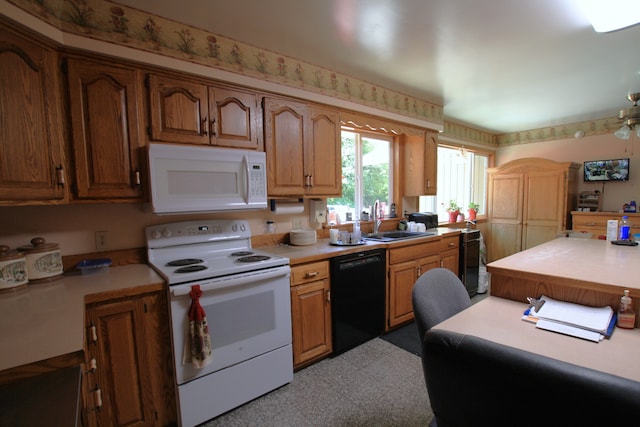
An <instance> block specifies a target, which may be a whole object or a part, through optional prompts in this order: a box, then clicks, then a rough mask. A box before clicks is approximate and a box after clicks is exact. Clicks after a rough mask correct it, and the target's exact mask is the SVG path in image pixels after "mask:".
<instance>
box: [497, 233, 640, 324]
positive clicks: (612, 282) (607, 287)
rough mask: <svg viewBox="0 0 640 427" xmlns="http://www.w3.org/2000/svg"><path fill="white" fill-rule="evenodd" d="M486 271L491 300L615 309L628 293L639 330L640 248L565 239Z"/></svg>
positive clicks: (587, 240)
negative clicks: (529, 299)
mask: <svg viewBox="0 0 640 427" xmlns="http://www.w3.org/2000/svg"><path fill="white" fill-rule="evenodd" d="M487 271H488V272H489V273H490V274H491V287H490V293H491V295H493V296H498V297H501V298H507V299H511V300H514V301H519V302H526V301H527V297H535V298H539V297H540V296H542V295H546V296H549V297H551V298H554V299H558V300H561V301H568V302H575V303H578V304H583V305H588V306H593V307H602V306H605V305H608V306H611V307H613V308H614V309H617V307H618V305H619V304H620V297H621V296H622V295H623V292H624V290H625V289H629V291H630V296H631V297H632V298H633V308H634V310H635V311H636V327H638V326H640V315H638V312H639V308H640V246H616V245H612V244H611V243H610V242H607V241H605V240H597V239H580V238H570V237H561V238H557V239H555V240H552V241H550V242H546V243H543V244H541V245H538V246H535V247H533V248H530V249H527V250H525V251H522V252H518V253H516V254H513V255H510V256H508V257H505V258H502V259H499V260H497V261H494V262H491V263H489V264H488V265H487Z"/></svg>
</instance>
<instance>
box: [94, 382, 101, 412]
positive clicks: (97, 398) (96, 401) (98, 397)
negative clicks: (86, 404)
mask: <svg viewBox="0 0 640 427" xmlns="http://www.w3.org/2000/svg"><path fill="white" fill-rule="evenodd" d="M93 404H94V405H95V408H94V409H95V410H96V411H99V410H100V409H101V408H102V390H101V389H100V387H99V386H98V384H96V388H95V389H94V390H93Z"/></svg>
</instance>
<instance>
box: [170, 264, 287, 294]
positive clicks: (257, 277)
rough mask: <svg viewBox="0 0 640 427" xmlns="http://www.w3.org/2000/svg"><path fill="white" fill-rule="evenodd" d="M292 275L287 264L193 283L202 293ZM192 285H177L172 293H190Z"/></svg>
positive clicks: (172, 289)
mask: <svg viewBox="0 0 640 427" xmlns="http://www.w3.org/2000/svg"><path fill="white" fill-rule="evenodd" d="M290 275H291V267H289V266H288V265H287V266H282V267H276V268H270V269H268V270H259V271H252V272H249V273H243V274H236V275H233V276H226V277H221V278H219V279H214V281H213V282H210V281H207V282H206V283H204V284H202V283H198V282H193V285H198V284H199V285H200V290H201V291H202V293H205V292H207V291H213V290H218V289H226V288H230V287H233V286H242V285H246V284H249V283H255V282H256V281H262V280H268V279H273V278H276V277H280V276H287V277H289V276H290ZM191 285H192V284H189V283H187V284H182V285H176V286H174V287H172V288H171V295H173V296H174V297H179V296H182V295H189V292H191Z"/></svg>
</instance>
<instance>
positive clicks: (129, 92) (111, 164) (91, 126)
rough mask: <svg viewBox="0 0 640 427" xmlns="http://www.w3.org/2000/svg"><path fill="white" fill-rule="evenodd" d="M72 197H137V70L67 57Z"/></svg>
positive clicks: (141, 136)
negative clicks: (73, 169)
mask: <svg viewBox="0 0 640 427" xmlns="http://www.w3.org/2000/svg"><path fill="white" fill-rule="evenodd" d="M68 79H69V99H70V107H69V110H70V114H71V125H72V145H73V154H74V158H75V166H76V167H75V169H76V181H75V184H76V191H75V193H76V194H75V196H76V197H77V198H78V199H101V200H106V199H116V200H117V199H124V200H128V199H140V198H142V186H141V182H140V181H141V175H142V170H141V164H140V162H141V159H140V157H141V156H140V151H141V147H142V146H143V145H144V133H143V130H142V128H143V124H142V123H143V120H142V117H143V115H142V108H143V107H142V97H143V95H142V92H141V77H140V75H139V71H138V70H136V69H134V68H127V67H119V66H115V65H112V64H106V63H102V62H98V61H89V60H83V59H76V58H69V59H68Z"/></svg>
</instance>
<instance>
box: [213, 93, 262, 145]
mask: <svg viewBox="0 0 640 427" xmlns="http://www.w3.org/2000/svg"><path fill="white" fill-rule="evenodd" d="M209 102H210V107H209V111H210V115H211V117H212V120H213V124H212V125H211V129H213V134H212V135H211V143H212V144H213V145H218V146H221V147H232V148H249V149H253V150H259V151H262V150H264V144H263V142H262V135H261V133H260V130H261V129H262V114H261V112H260V111H259V102H258V97H257V96H256V94H254V93H250V92H242V91H240V90H236V89H233V90H231V89H223V88H218V87H215V88H213V87H210V88H209Z"/></svg>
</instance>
